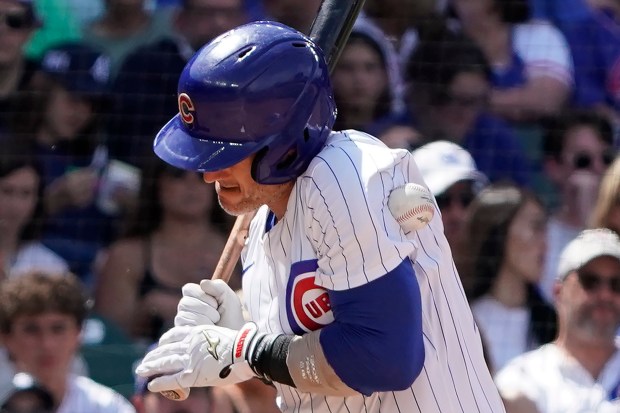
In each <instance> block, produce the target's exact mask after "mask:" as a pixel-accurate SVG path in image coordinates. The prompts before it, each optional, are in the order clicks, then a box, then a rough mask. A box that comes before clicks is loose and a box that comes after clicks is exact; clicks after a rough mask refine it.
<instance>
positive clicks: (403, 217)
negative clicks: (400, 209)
mask: <svg viewBox="0 0 620 413" xmlns="http://www.w3.org/2000/svg"><path fill="white" fill-rule="evenodd" d="M424 211H428V212H429V213H431V214H433V213H434V212H435V211H434V208H433V207H431V206H430V205H427V204H425V205H418V206H417V207H415V208H413V209H410V210H409V211H407V212H405V213H404V214H402V215H401V216H399V217H398V218H397V219H396V222H398V223H399V224H400V223H402V222H404V221H406V220H408V219H409V218H413V217H415V216H416V215H418V214H419V213H421V212H424Z"/></svg>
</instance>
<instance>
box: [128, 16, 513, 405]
mask: <svg viewBox="0 0 620 413" xmlns="http://www.w3.org/2000/svg"><path fill="white" fill-rule="evenodd" d="M178 101H179V114H178V115H177V116H175V117H174V118H173V119H172V120H170V122H169V123H168V124H166V126H164V127H163V128H162V130H161V131H160V132H159V134H158V135H157V137H156V139H155V143H154V148H155V152H156V153H157V155H158V156H160V157H161V158H162V159H164V160H165V161H167V162H169V163H170V164H172V165H174V166H176V167H180V168H185V169H190V170H195V171H202V172H203V173H204V179H205V181H206V182H209V183H211V182H213V183H215V187H216V190H217V193H218V196H219V201H220V204H221V206H222V207H223V208H224V209H225V210H226V211H227V212H228V213H230V214H233V215H238V214H244V213H248V212H250V211H253V210H255V209H258V212H257V214H256V216H255V218H254V219H253V221H252V225H251V227H250V233H249V237H248V239H247V242H246V245H245V248H244V251H243V253H242V263H243V271H244V275H243V280H242V283H243V290H244V297H245V298H244V301H245V305H246V307H247V310H248V312H249V315H250V317H251V320H253V321H252V322H245V321H244V318H243V316H242V315H241V314H242V310H241V304H240V302H239V300H238V298H237V295H235V294H234V292H233V291H232V290H230V289H229V288H228V287H227V286H226V285H225V284H224V283H223V282H221V281H212V280H205V281H203V282H202V283H201V284H200V286H198V285H192V284H189V285H186V286H185V287H184V297H183V299H182V300H181V302H180V303H179V310H178V313H177V319H176V320H175V325H176V327H174V328H172V329H171V330H169V331H168V332H166V333H165V334H164V335H163V336H162V337H161V339H160V342H159V346H158V347H157V348H156V349H154V350H152V351H151V352H149V353H148V354H147V355H146V356H145V358H144V359H143V361H142V363H141V364H140V365H139V366H138V368H137V370H136V372H137V374H139V375H141V376H143V377H151V378H153V377H156V378H154V379H153V380H152V381H151V382H150V383H149V389H150V390H151V391H171V390H175V389H178V388H180V387H183V388H189V387H194V386H219V385H226V384H231V383H236V382H240V381H243V380H246V379H248V378H250V377H253V376H258V377H261V378H263V379H265V380H268V381H270V382H273V384H274V385H275V386H276V387H277V390H278V403H279V407H280V409H281V410H282V411H284V412H326V413H327V412H370V413H379V412H381V413H396V412H424V413H431V412H444V413H445V412H451V413H453V412H468V413H469V412H494V413H495V412H503V411H504V408H503V405H502V402H501V399H500V397H499V394H498V392H497V390H496V388H495V386H494V384H493V381H492V379H491V375H490V373H489V371H488V368H487V366H486V364H485V361H484V358H483V352H482V346H481V342H480V337H479V334H478V330H477V328H476V325H475V323H474V320H473V318H472V315H471V312H470V310H469V307H468V305H467V301H466V299H465V295H464V293H463V289H462V287H461V283H460V281H459V276H458V274H457V272H456V270H455V267H454V263H453V260H452V257H451V255H450V249H449V247H448V243H447V241H446V238H445V237H444V235H443V228H442V224H441V219H440V218H438V215H439V214H438V213H437V214H436V218H435V219H433V220H432V221H431V222H430V224H429V225H428V226H426V227H425V228H423V229H421V230H418V231H417V232H412V233H404V231H403V230H402V229H401V228H400V227H399V225H398V223H397V222H396V220H395V219H394V217H392V215H391V214H390V212H389V209H388V207H387V199H388V195H389V194H390V191H391V190H392V189H393V188H395V187H398V186H400V185H403V184H405V183H407V182H416V183H420V184H423V180H422V178H421V175H420V173H419V171H418V168H417V167H416V165H415V162H414V161H413V158H412V156H411V154H410V153H409V152H408V151H406V150H392V149H389V148H387V147H386V146H385V145H384V144H383V143H381V142H380V141H379V140H378V139H375V138H374V137H372V136H369V135H366V134H364V133H361V132H358V131H354V130H347V131H341V132H336V131H333V130H332V125H333V123H334V119H335V116H336V108H335V106H334V101H333V94H332V89H331V85H330V81H329V74H328V68H327V66H326V63H325V60H324V56H323V54H322V52H321V50H320V49H319V48H318V47H317V46H316V45H315V44H314V43H313V42H312V41H311V40H310V39H309V38H308V37H306V36H305V35H303V34H301V33H299V32H297V31H295V30H293V29H291V28H289V27H287V26H284V25H281V24H278V23H272V22H254V23H250V24H248V25H244V26H241V27H239V28H237V29H234V30H232V31H229V32H227V33H225V34H223V35H222V36H220V37H219V38H217V39H215V40H214V41H213V42H211V43H209V44H207V45H206V46H205V47H203V48H202V49H201V50H200V51H198V53H197V54H196V55H195V56H194V57H193V58H192V59H191V60H190V61H189V62H188V64H187V66H186V67H185V69H184V70H183V72H182V74H181V77H180V81H179V90H178Z"/></svg>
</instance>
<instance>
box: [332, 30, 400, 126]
mask: <svg viewBox="0 0 620 413" xmlns="http://www.w3.org/2000/svg"><path fill="white" fill-rule="evenodd" d="M332 83H333V87H334V97H335V100H336V105H337V107H338V117H337V118H336V124H335V125H336V126H334V127H335V128H336V129H338V130H344V129H358V130H362V131H364V132H367V133H369V134H371V135H375V136H376V135H377V134H379V133H380V132H382V129H383V128H384V127H385V124H386V123H387V122H388V120H389V119H391V118H393V117H394V114H396V113H398V112H400V111H402V109H403V102H402V96H401V91H402V79H401V75H400V70H399V69H398V60H397V57H396V55H395V51H394V49H393V47H392V45H391V44H390V43H389V42H388V40H387V38H386V37H385V34H384V33H383V32H382V31H381V30H380V29H379V28H378V27H376V26H374V25H373V24H372V23H371V22H370V21H368V20H358V21H357V22H356V23H355V25H354V26H353V29H352V31H351V35H350V36H349V40H348V42H347V44H346V45H345V46H344V48H343V50H342V53H341V55H340V58H339V59H338V63H337V64H336V67H335V69H334V72H333V73H332Z"/></svg>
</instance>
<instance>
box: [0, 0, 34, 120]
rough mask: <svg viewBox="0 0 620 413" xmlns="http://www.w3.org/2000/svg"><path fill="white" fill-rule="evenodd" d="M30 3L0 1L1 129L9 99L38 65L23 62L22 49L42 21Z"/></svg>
mask: <svg viewBox="0 0 620 413" xmlns="http://www.w3.org/2000/svg"><path fill="white" fill-rule="evenodd" d="M32 3H33V2H32V1H29V0H2V1H0V16H2V23H0V129H5V128H6V124H7V122H8V118H9V117H10V116H11V114H12V113H13V111H14V108H13V107H12V106H13V103H12V100H11V98H12V97H13V96H14V95H15V93H16V92H18V91H21V90H23V89H24V88H25V86H26V85H27V84H28V82H29V81H30V78H31V77H32V74H33V73H34V71H35V69H36V67H37V65H36V63H35V62H34V61H32V60H29V59H27V58H26V56H25V54H24V47H25V45H26V43H27V42H28V40H29V39H30V38H31V36H32V35H33V33H34V32H35V31H36V29H37V28H38V27H40V26H41V21H40V20H39V19H38V17H37V16H36V14H35V10H34V6H33V4H32Z"/></svg>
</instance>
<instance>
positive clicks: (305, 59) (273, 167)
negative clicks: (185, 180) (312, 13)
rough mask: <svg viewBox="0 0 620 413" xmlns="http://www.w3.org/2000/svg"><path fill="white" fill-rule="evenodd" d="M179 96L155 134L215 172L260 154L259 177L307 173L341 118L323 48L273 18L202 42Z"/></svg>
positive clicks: (173, 157)
mask: <svg viewBox="0 0 620 413" xmlns="http://www.w3.org/2000/svg"><path fill="white" fill-rule="evenodd" d="M178 103H179V113H178V114H177V115H176V116H175V117H174V118H172V119H171V120H170V121H169V122H168V123H167V124H166V125H165V126H164V127H163V128H162V129H161V130H160V131H159V133H158V134H157V137H156V138H155V142H154V150H155V153H156V154H157V155H158V156H159V157H160V158H162V159H163V160H164V161H166V162H168V163H169V164H171V165H174V166H176V167H178V168H183V169H190V170H194V171H201V172H209V171H217V170H220V169H223V168H227V167H229V166H232V165H234V164H236V163H237V162H239V161H241V160H242V159H244V158H246V157H248V156H250V155H251V154H253V153H256V154H257V155H256V157H255V159H254V163H253V166H252V176H253V178H254V179H255V180H256V181H257V182H259V183H262V184H278V183H282V182H286V181H290V180H291V179H294V178H296V177H298V176H299V175H301V174H302V173H303V172H304V171H305V169H306V168H307V167H308V164H309V163H310V161H311V160H312V158H313V157H314V156H315V155H316V154H317V153H318V152H319V151H320V150H321V148H322V147H323V144H324V143H325V140H326V139H327V136H328V135H329V133H330V132H331V130H332V126H333V124H334V120H335V117H336V107H335V104H334V99H333V93H332V88H331V83H330V80H329V70H328V68H327V64H326V62H325V58H324V56H323V52H322V51H321V50H320V48H319V47H318V46H316V45H315V44H314V43H313V42H312V41H311V40H310V39H309V38H308V37H307V36H305V35H304V34H302V33H300V32H298V31H296V30H294V29H292V28H290V27H288V26H285V25H283V24H280V23H275V22H266V21H263V22H253V23H249V24H246V25H243V26H240V27H238V28H235V29H233V30H230V31H228V32H226V33H224V34H222V35H221V36H219V37H217V38H215V39H214V40H213V41H211V42H210V43H208V44H206V45H205V46H204V47H202V48H201V49H200V50H199V51H198V52H197V53H196V54H195V55H194V56H193V57H192V59H191V60H190V61H189V62H188V63H187V65H186V66H185V68H184V69H183V72H182V73H181V77H180V79H179V87H178Z"/></svg>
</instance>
